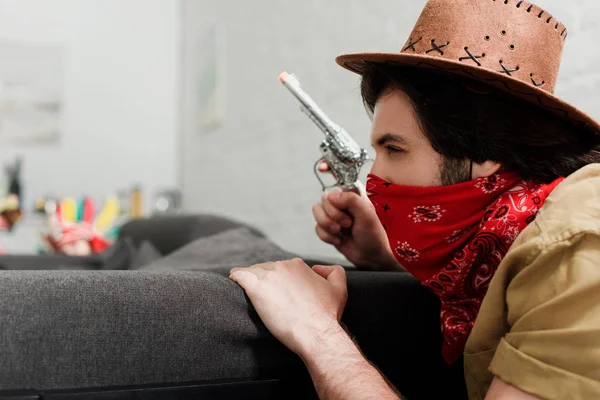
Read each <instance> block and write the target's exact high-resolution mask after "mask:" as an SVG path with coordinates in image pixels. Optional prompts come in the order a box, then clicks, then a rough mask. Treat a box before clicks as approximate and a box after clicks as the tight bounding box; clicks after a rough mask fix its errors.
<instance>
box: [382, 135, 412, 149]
mask: <svg viewBox="0 0 600 400" xmlns="http://www.w3.org/2000/svg"><path fill="white" fill-rule="evenodd" d="M389 142H395V143H399V144H403V145H407V144H408V142H407V141H406V139H404V137H402V136H400V135H398V134H394V133H384V134H383V135H382V136H381V137H380V138H379V139H377V145H378V146H383V145H384V144H386V143H389Z"/></svg>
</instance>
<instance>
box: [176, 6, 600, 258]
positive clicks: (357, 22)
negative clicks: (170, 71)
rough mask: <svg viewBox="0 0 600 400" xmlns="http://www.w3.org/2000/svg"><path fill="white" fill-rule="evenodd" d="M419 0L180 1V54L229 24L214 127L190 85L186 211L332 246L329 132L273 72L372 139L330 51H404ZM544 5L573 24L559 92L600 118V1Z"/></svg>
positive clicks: (285, 239) (323, 250) (292, 244)
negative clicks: (325, 209)
mask: <svg viewBox="0 0 600 400" xmlns="http://www.w3.org/2000/svg"><path fill="white" fill-rule="evenodd" d="M473 1H487V0H473ZM489 1H492V0H489ZM510 1H516V0H510ZM424 4H425V1H424V0H393V1H392V0H370V1H365V0H327V1H324V0H303V1H289V0H254V1H241V0H220V1H218V2H217V1H214V0H213V1H208V0H187V1H185V7H184V9H185V13H184V14H185V15H184V26H185V30H186V36H187V40H186V44H185V46H184V53H185V49H191V48H192V47H193V46H195V45H197V40H198V38H199V37H201V36H202V33H203V32H204V30H205V29H206V27H207V26H208V25H209V24H210V23H212V22H215V21H217V22H219V23H222V24H223V26H224V28H225V31H226V41H227V54H226V59H227V121H226V123H225V125H224V126H223V127H222V128H221V129H219V130H218V131H215V132H211V133H203V132H199V131H198V129H197V128H196V127H197V123H198V122H197V114H196V113H195V112H194V111H195V108H194V107H195V103H194V98H195V97H194V96H195V95H196V94H195V92H194V90H196V88H195V87H193V85H191V84H187V85H186V86H185V87H184V88H183V100H184V104H185V105H186V109H185V112H184V115H183V117H184V118H183V146H182V152H181V157H182V162H183V171H182V181H183V182H182V183H183V190H184V203H185V206H186V207H187V209H188V210H191V211H197V212H216V213H221V214H225V215H230V216H233V217H235V218H239V219H242V220H244V221H247V222H249V223H252V224H255V225H256V226H258V227H260V228H262V229H263V230H264V231H266V232H267V233H268V234H269V236H270V237H272V238H273V239H274V240H275V241H276V242H277V243H279V244H280V245H282V246H284V247H285V248H287V249H289V250H292V251H296V252H298V253H300V254H302V255H322V256H332V255H335V254H336V252H335V250H333V251H332V249H331V248H329V246H326V245H324V244H321V243H320V241H319V240H318V239H317V238H316V236H315V234H314V222H313V219H312V214H311V207H312V205H313V203H314V202H316V201H317V200H318V199H319V196H320V186H319V184H318V182H317V180H316V178H315V177H314V175H313V172H312V168H313V164H314V162H315V161H316V160H317V159H318V157H319V152H318V144H319V141H320V140H321V139H322V136H321V133H320V131H319V130H318V129H317V128H316V127H315V126H314V125H313V124H312V122H310V121H309V120H308V119H307V118H306V117H305V116H304V115H303V114H302V113H300V111H299V110H298V106H297V103H296V101H295V99H293V98H292V96H291V95H290V94H289V93H287V91H286V90H285V89H284V88H283V87H282V86H281V84H280V83H279V82H278V81H277V76H278V75H279V73H280V72H282V71H283V70H288V71H289V72H295V73H296V74H297V75H298V76H299V78H300V79H301V81H302V84H303V86H304V87H305V89H306V90H307V91H308V92H309V93H310V94H311V95H312V96H313V98H314V99H315V100H316V101H317V102H318V103H319V104H320V105H321V107H322V108H323V109H324V110H325V112H327V113H328V114H329V115H330V116H331V117H332V118H333V119H334V120H335V121H337V122H338V123H340V124H341V125H343V126H344V127H345V128H346V129H347V130H348V131H349V132H350V133H351V134H352V135H354V137H355V138H356V139H357V140H358V141H359V142H360V143H361V145H363V146H368V144H369V120H368V118H367V116H366V114H365V112H364V109H363V107H362V104H361V100H360V96H359V92H358V78H357V77H356V76H355V75H354V74H352V73H350V72H347V71H345V70H343V69H342V68H340V67H338V66H337V64H335V62H334V60H333V59H334V58H335V56H337V55H339V54H341V53H345V52H355V51H378V50H382V51H398V50H399V49H400V47H401V46H402V45H403V44H404V42H405V40H406V38H407V36H408V35H409V33H410V30H411V29H412V26H413V24H414V22H415V21H416V19H417V17H418V16H419V14H420V11H421V9H422V7H423V5H424ZM537 4H538V5H540V6H541V7H544V8H547V9H548V11H549V12H550V13H552V14H553V15H554V16H555V17H556V18H558V19H559V20H560V21H562V22H563V23H565V24H566V25H567V27H568V28H569V37H568V39H567V47H566V51H565V57H564V62H563V68H562V70H561V78H560V81H559V85H558V88H557V92H558V95H560V96H562V97H563V98H565V99H566V100H568V101H571V102H573V103H575V104H576V105H578V106H580V107H581V108H582V109H584V110H585V111H587V112H589V113H591V114H592V115H594V116H596V117H599V118H600V100H599V99H598V98H597V96H596V95H595V94H596V93H597V92H598V88H600V69H599V68H598V64H599V63H600V47H599V46H598V45H597V43H598V42H599V39H600V37H598V35H599V34H600V23H598V21H597V20H598V18H599V17H600V2H598V1H597V0H577V1H573V0H570V1H564V0H540V1H538V2H537ZM194 67H195V64H194V60H190V59H188V60H186V62H185V71H184V73H185V76H186V77H189V76H191V71H193V69H194ZM186 82H187V81H186Z"/></svg>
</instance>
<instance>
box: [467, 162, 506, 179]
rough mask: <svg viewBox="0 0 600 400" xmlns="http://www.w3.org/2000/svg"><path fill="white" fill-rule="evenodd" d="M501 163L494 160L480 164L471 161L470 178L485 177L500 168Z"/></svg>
mask: <svg viewBox="0 0 600 400" xmlns="http://www.w3.org/2000/svg"><path fill="white" fill-rule="evenodd" d="M500 167H502V165H501V164H500V163H498V162H495V161H485V162H483V163H481V164H479V163H473V176H472V177H471V179H478V178H487V177H488V176H491V175H494V174H495V173H496V172H498V171H499V170H500Z"/></svg>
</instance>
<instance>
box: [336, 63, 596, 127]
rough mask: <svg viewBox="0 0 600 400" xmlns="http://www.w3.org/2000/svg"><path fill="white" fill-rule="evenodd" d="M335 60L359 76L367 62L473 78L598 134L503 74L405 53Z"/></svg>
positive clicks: (580, 115)
mask: <svg viewBox="0 0 600 400" xmlns="http://www.w3.org/2000/svg"><path fill="white" fill-rule="evenodd" d="M335 61H336V62H337V63H338V64H339V65H341V66H342V67H344V68H346V69H348V70H350V71H352V72H355V73H357V74H360V75H362V74H363V73H364V71H365V68H366V66H367V64H368V63H375V64H385V65H392V66H394V65H396V66H413V67H418V68H427V69H432V70H437V71H441V72H445V73H449V74H452V75H458V76H464V77H469V78H473V79H475V80H478V81H480V82H483V83H486V84H488V85H490V86H492V87H495V88H497V89H499V90H502V91H504V92H507V93H509V94H512V95H514V96H516V97H518V98H521V99H523V100H525V101H527V102H529V103H532V104H534V105H536V106H538V107H542V108H544V109H546V110H548V111H551V112H553V113H555V114H557V115H559V116H561V117H563V118H565V119H567V120H569V121H571V122H572V123H574V124H575V125H576V126H579V127H583V128H587V129H589V130H590V131H592V132H594V133H595V134H600V124H599V123H598V122H597V121H595V120H594V119H593V118H591V117H590V116H589V115H587V114H586V113H584V112H583V111H581V110H579V109H577V108H576V107H574V106H572V105H570V104H569V103H567V102H565V101H563V100H561V99H560V98H558V97H556V96H554V95H553V94H552V93H549V92H547V91H545V90H543V89H540V88H538V87H536V86H534V85H530V84H527V83H524V82H522V81H520V80H518V79H515V78H513V77H511V76H508V75H506V74H502V73H499V72H494V71H490V70H488V69H484V68H480V67H478V66H475V65H468V64H465V63H462V62H459V61H452V60H446V59H441V58H436V57H432V56H427V55H420V54H405V53H355V54H343V55H341V56H339V57H337V58H336V59H335Z"/></svg>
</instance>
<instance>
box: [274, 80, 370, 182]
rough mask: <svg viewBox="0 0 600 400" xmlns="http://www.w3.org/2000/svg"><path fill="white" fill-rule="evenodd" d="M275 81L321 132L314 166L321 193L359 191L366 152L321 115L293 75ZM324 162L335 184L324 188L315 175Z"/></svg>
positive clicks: (320, 111)
mask: <svg viewBox="0 0 600 400" xmlns="http://www.w3.org/2000/svg"><path fill="white" fill-rule="evenodd" d="M279 80H280V81H281V83H283V85H284V86H285V87H287V88H288V89H289V91H290V92H292V94H293V95H294V96H295V97H296V98H297V99H298V100H299V101H300V104H301V106H300V109H301V110H302V112H304V113H305V114H306V115H308V118H310V119H311V120H312V121H313V122H314V123H315V124H316V125H317V126H318V127H319V129H320V130H321V131H323V133H324V134H325V140H323V142H321V145H320V150H321V153H322V154H323V157H322V158H321V159H320V160H319V161H317V163H316V164H315V175H316V176H317V179H319V182H320V183H321V186H323V190H327V189H331V188H334V187H336V186H339V187H341V188H342V190H345V191H351V190H356V191H358V192H361V190H362V189H361V186H362V185H360V183H359V181H358V178H359V174H360V170H361V168H362V166H363V165H364V164H365V162H366V161H370V159H369V156H368V154H367V150H365V149H361V148H360V146H359V145H358V143H356V142H355V141H354V139H352V137H351V136H350V135H349V134H348V132H346V131H345V130H344V128H342V127H341V126H339V125H338V124H336V123H335V122H333V121H332V120H330V119H329V117H327V115H325V113H324V112H323V110H321V109H320V108H319V106H317V104H316V103H315V102H314V101H313V99H311V98H310V96H309V95H308V94H306V92H305V91H304V90H302V88H301V87H300V82H299V81H298V78H297V77H296V76H295V75H294V74H288V73H287V72H284V73H282V74H281V75H280V76H279ZM324 161H325V162H327V164H328V165H329V169H330V170H331V172H332V173H333V176H334V177H335V178H336V179H337V183H335V184H333V185H331V186H326V185H325V183H324V182H323V180H322V179H321V177H320V176H319V165H320V164H321V163H323V162H324Z"/></svg>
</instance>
